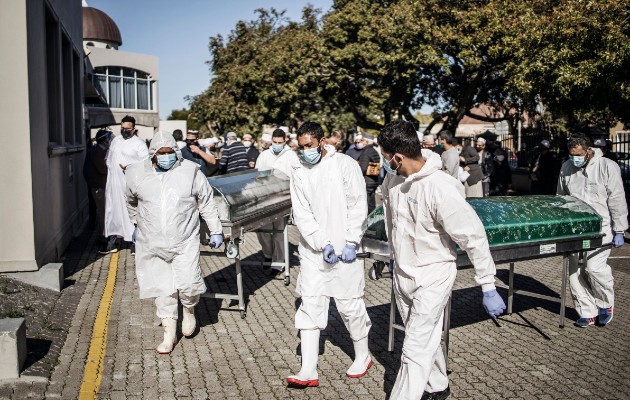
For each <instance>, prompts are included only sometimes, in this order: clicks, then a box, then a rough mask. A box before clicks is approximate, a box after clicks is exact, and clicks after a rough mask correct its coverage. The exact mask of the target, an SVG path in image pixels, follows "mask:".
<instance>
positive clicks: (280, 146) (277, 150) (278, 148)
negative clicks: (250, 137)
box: [271, 143, 284, 154]
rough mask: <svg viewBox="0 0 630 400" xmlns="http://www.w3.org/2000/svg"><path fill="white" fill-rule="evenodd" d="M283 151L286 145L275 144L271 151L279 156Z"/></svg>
mask: <svg viewBox="0 0 630 400" xmlns="http://www.w3.org/2000/svg"><path fill="white" fill-rule="evenodd" d="M282 149H284V144H275V143H274V144H272V145H271V150H272V151H273V152H274V153H276V154H279V153H280V152H281V151H282Z"/></svg>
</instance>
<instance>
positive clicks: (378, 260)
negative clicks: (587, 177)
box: [360, 196, 611, 359]
mask: <svg viewBox="0 0 630 400" xmlns="http://www.w3.org/2000/svg"><path fill="white" fill-rule="evenodd" d="M552 197H553V196H549V197H547V198H541V197H539V198H537V199H536V198H533V199H532V201H533V203H536V202H541V201H542V202H547V203H549V204H551V202H556V203H557V204H555V205H554V206H557V205H559V204H560V205H563V206H564V205H566V204H569V203H572V204H569V205H571V206H575V205H576V202H579V201H578V200H576V199H573V198H566V197H565V198H555V199H554V198H552ZM477 201H479V200H477ZM481 201H483V200H481ZM500 201H501V200H497V199H496V198H495V199H493V200H490V202H495V203H496V202H500ZM518 201H523V199H522V198H521V199H520V200H518ZM518 201H515V200H505V204H506V205H507V204H509V203H510V202H513V205H516V208H515V209H517V208H518V207H519V205H517V203H518ZM525 201H527V200H525ZM540 204H543V203H540ZM477 206H479V204H477V205H473V207H477ZM493 206H495V207H496V204H495V205H493ZM578 206H580V205H578ZM581 206H582V207H586V208H587V209H589V210H587V211H590V213H591V214H594V215H596V213H595V211H594V210H592V209H591V208H590V207H589V206H588V205H586V204H584V203H582V205H581ZM561 208H566V207H561ZM476 211H477V213H478V214H479V213H480V211H481V212H482V213H483V212H484V210H483V208H482V207H480V208H479V209H476ZM578 211H580V212H583V211H584V210H578ZM480 217H481V219H482V221H484V219H485V218H487V217H488V216H487V214H486V215H481V214H480ZM596 218H599V216H597V217H596ZM571 222H572V223H580V222H581V220H580V219H575V221H571ZM554 223H557V221H555V222H554ZM567 223H569V221H567ZM592 223H593V221H592V220H591V224H592ZM496 224H497V221H496V219H495V220H493V221H488V225H495V227H496ZM488 225H486V224H485V223H484V227H485V228H486V232H488V229H489V227H488ZM599 226H601V218H599ZM491 229H492V228H491ZM595 232H597V233H595ZM495 233H496V231H495ZM495 236H496V235H495ZM602 238H603V235H602V234H600V233H599V230H597V231H594V230H593V225H591V230H590V231H585V232H582V233H575V234H566V235H565V236H564V237H555V238H554V237H551V238H548V239H547V238H544V239H543V238H541V239H537V240H528V241H521V242H514V243H508V244H503V243H495V244H494V245H492V242H491V245H490V252H491V254H492V258H493V260H494V261H495V263H496V264H505V263H509V264H510V269H509V278H508V302H507V312H508V314H511V313H512V306H513V302H514V294H516V293H522V294H527V295H529V296H531V297H535V298H540V299H544V300H550V301H556V302H558V301H559V302H560V327H561V328H563V327H564V318H565V305H566V286H567V277H568V269H569V262H568V256H569V254H574V253H578V254H579V260H580V261H579V262H583V255H584V252H586V251H591V250H595V249H598V248H599V249H600V251H601V250H603V249H604V248H607V247H610V246H611V244H606V245H603V246H602ZM379 239H380V238H379ZM379 239H376V238H375V237H369V235H368V236H364V238H363V240H362V243H361V246H362V247H361V251H362V252H363V253H362V254H360V256H362V257H364V258H371V259H373V260H375V262H374V265H373V267H372V269H371V270H370V273H371V274H373V275H375V277H376V278H377V279H378V277H379V275H380V272H381V271H382V270H383V269H384V268H385V266H386V265H388V264H389V259H390V256H389V254H390V253H389V246H388V243H387V241H383V240H379ZM559 255H561V256H563V262H562V289H561V293H560V299H558V298H556V297H551V296H545V295H541V294H538V293H532V292H529V291H522V290H515V289H514V264H515V263H516V262H518V261H525V260H533V259H539V258H547V257H554V256H559ZM456 265H457V268H458V269H466V268H472V264H471V262H470V260H469V258H468V255H467V254H466V253H465V252H464V251H462V250H458V252H457V259H456ZM450 313H451V298H450V297H449V300H448V302H447V304H446V307H445V309H444V326H443V332H444V337H443V339H444V348H443V350H444V355H445V358H447V355H448V344H449V329H450ZM395 317H396V302H395V297H394V291H393V287H392V292H391V305H390V317H389V342H388V349H389V351H393V349H394V332H395V330H401V331H404V329H405V328H404V326H401V325H399V324H397V323H396V321H395ZM447 359H448V358H447Z"/></svg>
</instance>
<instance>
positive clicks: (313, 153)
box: [300, 147, 322, 165]
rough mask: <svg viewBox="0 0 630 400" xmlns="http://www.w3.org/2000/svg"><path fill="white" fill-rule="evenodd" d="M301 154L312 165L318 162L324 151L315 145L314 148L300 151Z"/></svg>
mask: <svg viewBox="0 0 630 400" xmlns="http://www.w3.org/2000/svg"><path fill="white" fill-rule="evenodd" d="M300 155H301V156H302V159H303V160H304V161H306V162H307V163H309V164H311V165H315V164H317V162H318V161H319V159H320V158H321V157H322V153H321V152H320V151H319V147H315V148H314V149H307V150H302V151H300Z"/></svg>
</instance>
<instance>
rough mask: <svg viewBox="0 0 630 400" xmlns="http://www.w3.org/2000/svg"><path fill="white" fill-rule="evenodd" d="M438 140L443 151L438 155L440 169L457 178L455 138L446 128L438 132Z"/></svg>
mask: <svg viewBox="0 0 630 400" xmlns="http://www.w3.org/2000/svg"><path fill="white" fill-rule="evenodd" d="M438 137H439V141H440V143H441V144H442V147H444V152H443V153H442V154H441V155H440V157H441V159H442V170H443V171H444V172H446V173H447V174H449V175H450V176H452V177H453V178H455V179H457V180H459V152H458V151H457V147H455V146H457V139H456V138H454V137H453V134H452V133H451V132H450V131H448V130H443V131H440V133H438Z"/></svg>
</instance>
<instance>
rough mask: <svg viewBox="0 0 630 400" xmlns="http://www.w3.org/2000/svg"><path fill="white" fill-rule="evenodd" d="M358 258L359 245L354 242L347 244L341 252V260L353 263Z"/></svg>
mask: <svg viewBox="0 0 630 400" xmlns="http://www.w3.org/2000/svg"><path fill="white" fill-rule="evenodd" d="M356 259H357V246H355V245H353V244H350V243H348V244H346V246H345V247H344V248H343V251H342V252H341V261H343V262H345V263H351V262H352V261H354V260H356Z"/></svg>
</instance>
